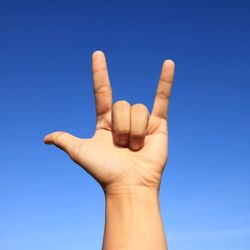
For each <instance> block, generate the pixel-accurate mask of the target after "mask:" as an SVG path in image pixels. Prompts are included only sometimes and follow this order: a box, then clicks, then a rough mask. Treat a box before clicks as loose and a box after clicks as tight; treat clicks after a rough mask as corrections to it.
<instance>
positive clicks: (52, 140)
mask: <svg viewBox="0 0 250 250" xmlns="http://www.w3.org/2000/svg"><path fill="white" fill-rule="evenodd" d="M83 142H84V139H80V138H78V137H75V136H73V135H71V134H69V133H66V132H62V131H58V132H54V133H51V134H48V135H46V136H45V137H44V143H45V144H52V145H55V146H57V147H58V148H60V149H62V150H63V151H65V152H66V153H67V154H68V155H69V156H70V158H71V159H72V160H74V161H76V160H77V158H78V153H79V150H80V147H81V145H82V144H83Z"/></svg>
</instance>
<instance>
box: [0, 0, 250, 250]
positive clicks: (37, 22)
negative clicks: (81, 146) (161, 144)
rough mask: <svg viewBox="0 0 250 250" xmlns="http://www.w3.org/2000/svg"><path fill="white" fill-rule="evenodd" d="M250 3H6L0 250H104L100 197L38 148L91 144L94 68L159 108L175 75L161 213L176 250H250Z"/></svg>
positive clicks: (1, 59)
mask: <svg viewBox="0 0 250 250" xmlns="http://www.w3.org/2000/svg"><path fill="white" fill-rule="evenodd" d="M249 13H250V3H249V1H229V0H228V1H178V0H177V1H95V0H94V1H81V2H80V1H1V3H0V87H1V91H0V115H1V118H0V135H1V143H0V250H55V249H60V250H82V249H89V250H92V249H93V250H97V249H100V248H101V244H102V233H103V225H104V197H103V193H102V190H101V188H100V187H99V186H98V185H97V183H96V182H95V181H94V180H93V179H92V178H91V177H90V176H88V174H87V173H85V172H84V171H83V170H82V169H81V168H80V167H78V166H77V165H75V164H74V163H72V162H71V161H70V159H69V158H68V157H67V155H66V154H64V153H63V152H62V151H59V150H58V149H57V148H54V147H49V146H45V145H44V144H43V136H44V135H45V134H46V133H48V132H52V131H55V130H65V131H68V132H70V133H72V134H74V135H77V136H80V137H90V136H92V135H93V132H94V127H95V112H94V111H95V108H94V97H93V93H92V79H91V54H92V52H93V51H95V50H103V51H104V52H105V54H106V57H107V60H108V67H109V71H110V79H111V83H112V87H113V94H114V101H116V100H119V99H126V100H128V101H129V102H131V103H135V102H142V103H144V104H146V105H147V106H148V108H149V109H151V108H152V104H153V98H154V94H155V90H156V86H157V83H158V78H159V74H160V69H161V65H162V62H163V60H164V59H166V58H171V59H173V60H174V61H175V62H176V77H175V82H174V87H173V92H172V94H173V95H172V99H171V103H170V114H169V133H170V138H169V143H170V150H169V151H170V152H169V162H168V166H167V168H166V171H165V173H164V176H163V180H162V186H161V193H160V197H161V209H162V215H163V219H164V224H165V229H166V233H167V238H168V241H169V249H170V250H184V249H185V250H211V249H213V250H235V249H238V250H249V249H250V200H249V193H250V181H249V177H250V125H249V124H250V114H249V109H250V94H249V93H250V65H249V59H250V46H249V45H250V30H249V28H250V15H249Z"/></svg>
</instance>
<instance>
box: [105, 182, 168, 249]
mask: <svg viewBox="0 0 250 250" xmlns="http://www.w3.org/2000/svg"><path fill="white" fill-rule="evenodd" d="M105 200H106V215H105V232H104V240H103V250H121V249H127V250H141V249H143V250H155V249H157V250H166V249H167V242H166V238H165V234H164V228H163V224H162V219H161V214H160V207H159V199H158V191H157V190H153V189H150V188H146V187H131V188H129V190H128V188H119V189H113V190H107V191H106V193H105Z"/></svg>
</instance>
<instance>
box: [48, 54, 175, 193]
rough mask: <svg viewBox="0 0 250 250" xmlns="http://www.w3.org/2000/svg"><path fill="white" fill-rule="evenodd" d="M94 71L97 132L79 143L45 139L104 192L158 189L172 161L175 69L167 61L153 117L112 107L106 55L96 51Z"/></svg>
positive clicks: (65, 137)
mask: <svg viewBox="0 0 250 250" xmlns="http://www.w3.org/2000/svg"><path fill="white" fill-rule="evenodd" d="M92 71H93V82H94V91H95V102H96V116H97V119H96V121H97V122H96V130H95V133H94V136H93V137H92V138H86V139H80V138H77V137H75V136H73V135H70V134H69V133H66V132H54V133H51V134H49V135H47V136H46V137H45V138H44V142H45V143H46V144H54V145H56V146H58V147H59V148H61V149H62V150H64V151H65V152H66V153H67V154H68V155H69V156H70V158H71V159H72V160H73V161H75V162H76V163H77V164H79V165H80V166H81V167H82V168H83V169H85V170H86V171H87V172H88V173H90V174H91V175H92V176H93V177H94V178H95V179H96V180H97V181H98V182H99V183H100V184H101V186H102V187H103V189H104V190H105V192H109V191H112V190H115V189H119V188H122V189H123V190H130V188H133V187H134V186H138V187H149V188H151V189H157V190H158V189H159V186H160V181H161V176H162V172H163V170H164V167H165V164H166V161H167V158H168V130H167V113H168V105H169V98H170V93H171V87H172V82H173V77H174V63H173V61H171V60H165V61H164V62H163V65H162V70H161V75H160V80H159V84H158V88H157V91H156V96H155V100H154V106H153V110H152V112H151V114H150V113H149V112H148V109H147V107H146V106H144V105H143V104H135V105H133V106H131V105H130V104H129V103H128V102H127V101H124V100H122V101H118V102H116V103H114V104H113V103H112V90H111V86H110V82H109V75H108V69H107V63H106V60H105V55H104V53H103V52H101V51H95V52H94V53H93V55H92Z"/></svg>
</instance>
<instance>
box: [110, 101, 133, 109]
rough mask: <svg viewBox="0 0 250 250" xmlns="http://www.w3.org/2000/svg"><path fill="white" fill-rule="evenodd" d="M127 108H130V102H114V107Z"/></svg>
mask: <svg viewBox="0 0 250 250" xmlns="http://www.w3.org/2000/svg"><path fill="white" fill-rule="evenodd" d="M126 108H130V104H129V102H127V101H125V100H119V101H117V102H115V103H114V104H113V109H126Z"/></svg>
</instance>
